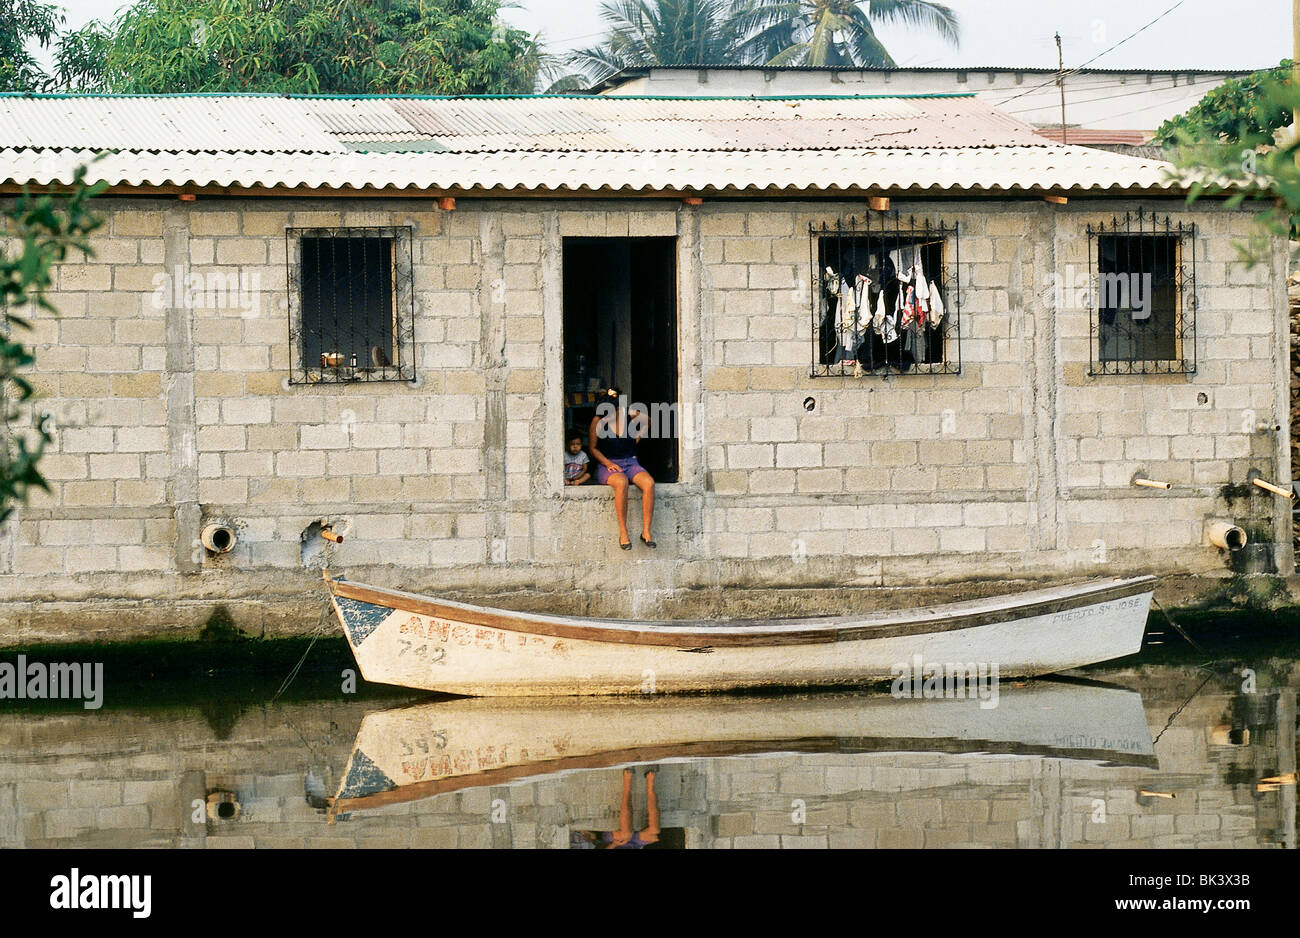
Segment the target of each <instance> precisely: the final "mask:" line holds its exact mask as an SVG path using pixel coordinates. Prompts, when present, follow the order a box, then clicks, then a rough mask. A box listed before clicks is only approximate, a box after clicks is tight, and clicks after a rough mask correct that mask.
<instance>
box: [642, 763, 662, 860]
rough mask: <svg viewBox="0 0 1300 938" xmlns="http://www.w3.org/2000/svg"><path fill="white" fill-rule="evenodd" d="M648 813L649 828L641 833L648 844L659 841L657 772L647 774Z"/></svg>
mask: <svg viewBox="0 0 1300 938" xmlns="http://www.w3.org/2000/svg"><path fill="white" fill-rule="evenodd" d="M645 800H646V811H647V813H648V814H649V815H650V817H649V819H648V820H649V826H647V827H646V829H645V830H643V831H642V832H641V839H642V840H643V841H645V842H646V843H648V844H652V843H655V842H656V841H658V840H659V798H658V797H657V796H656V795H655V772H654V770H653V769H652V770H650V771H649V772H646V774H645Z"/></svg>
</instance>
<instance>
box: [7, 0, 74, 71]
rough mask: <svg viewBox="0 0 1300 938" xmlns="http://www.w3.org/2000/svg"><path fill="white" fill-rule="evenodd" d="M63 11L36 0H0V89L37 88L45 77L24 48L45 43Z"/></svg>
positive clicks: (60, 22) (57, 25) (51, 34)
mask: <svg viewBox="0 0 1300 938" xmlns="http://www.w3.org/2000/svg"><path fill="white" fill-rule="evenodd" d="M62 25H63V14H62V13H60V12H59V11H58V9H57V8H55V7H53V6H49V5H47V4H44V3H38V2H36V0H0V91H40V90H41V89H42V88H43V87H44V86H45V84H46V82H47V81H48V80H49V78H48V76H47V75H46V74H45V73H44V72H43V71H42V70H41V67H40V65H38V64H37V62H36V60H35V59H34V58H32V54H31V52H30V51H28V49H29V46H30V44H31V43H33V42H35V43H37V44H38V45H41V46H48V45H49V44H50V42H51V40H53V39H54V36H55V33H56V32H57V31H58V28H59V27H60V26H62Z"/></svg>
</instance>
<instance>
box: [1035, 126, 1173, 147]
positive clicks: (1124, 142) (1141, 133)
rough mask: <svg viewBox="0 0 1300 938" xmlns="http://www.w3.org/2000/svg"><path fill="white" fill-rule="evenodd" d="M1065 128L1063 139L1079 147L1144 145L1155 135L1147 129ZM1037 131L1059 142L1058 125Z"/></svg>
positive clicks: (1059, 129) (1060, 133)
mask: <svg viewBox="0 0 1300 938" xmlns="http://www.w3.org/2000/svg"><path fill="white" fill-rule="evenodd" d="M1067 130H1068V132H1067V133H1065V134H1064V137H1065V139H1066V140H1068V141H1069V142H1070V143H1077V144H1078V145H1079V146H1081V147H1100V146H1124V147H1141V146H1146V144H1148V143H1149V142H1150V141H1151V138H1152V137H1153V136H1155V135H1154V134H1153V133H1152V132H1151V131H1149V130H1100V129H1093V128H1089V127H1070V128H1067ZM1038 133H1039V135H1040V136H1043V137H1046V138H1047V139H1048V140H1052V141H1055V142H1056V143H1060V142H1061V138H1062V131H1061V128H1060V127H1039V128H1038Z"/></svg>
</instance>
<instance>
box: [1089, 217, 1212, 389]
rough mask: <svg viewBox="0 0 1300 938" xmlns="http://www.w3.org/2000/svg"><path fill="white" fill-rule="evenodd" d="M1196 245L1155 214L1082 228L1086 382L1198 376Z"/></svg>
mask: <svg viewBox="0 0 1300 938" xmlns="http://www.w3.org/2000/svg"><path fill="white" fill-rule="evenodd" d="M1195 237H1196V226H1195V225H1184V224H1183V223H1182V222H1179V223H1178V224H1177V225H1175V224H1174V223H1173V222H1172V221H1171V219H1170V218H1169V217H1168V216H1165V218H1164V220H1163V222H1162V221H1161V220H1160V219H1158V218H1157V217H1156V215H1155V213H1151V214H1144V213H1142V212H1138V213H1136V214H1134V213H1129V214H1126V215H1124V217H1123V218H1118V217H1116V218H1112V219H1111V222H1110V225H1109V227H1108V226H1107V225H1106V224H1105V222H1103V223H1102V224H1100V225H1098V226H1096V227H1095V228H1094V227H1093V226H1092V225H1089V226H1088V247H1089V250H1088V263H1089V267H1090V270H1089V278H1088V279H1089V284H1090V287H1091V289H1092V291H1093V296H1092V300H1091V303H1090V308H1091V311H1092V323H1091V335H1092V342H1091V361H1090V363H1089V365H1090V367H1089V374H1094V375H1109V374H1151V373H1165V374H1192V373H1194V372H1195V371H1196V254H1195V251H1194V250H1193V245H1194V240H1193V239H1194V238H1195Z"/></svg>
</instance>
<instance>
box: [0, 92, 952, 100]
mask: <svg viewBox="0 0 1300 938" xmlns="http://www.w3.org/2000/svg"><path fill="white" fill-rule="evenodd" d="M975 97H977V94H976V93H975V92H973V91H933V92H930V91H925V92H906V93H900V94H783V95H757V94H733V95H693V94H674V95H657V94H621V95H604V94H575V93H572V92H565V93H563V94H284V93H280V92H268V91H184V92H176V93H170V94H126V93H116V92H97V91H55V92H27V91H0V100H5V99H24V100H32V101H43V100H60V99H89V98H111V99H133V98H138V99H141V100H146V101H161V100H167V99H170V98H231V99H248V98H282V99H285V100H290V101H536V100H546V99H549V98H557V99H571V100H582V101H860V100H882V99H884V100H891V99H893V100H896V99H900V98H902V99H907V98H975Z"/></svg>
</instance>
